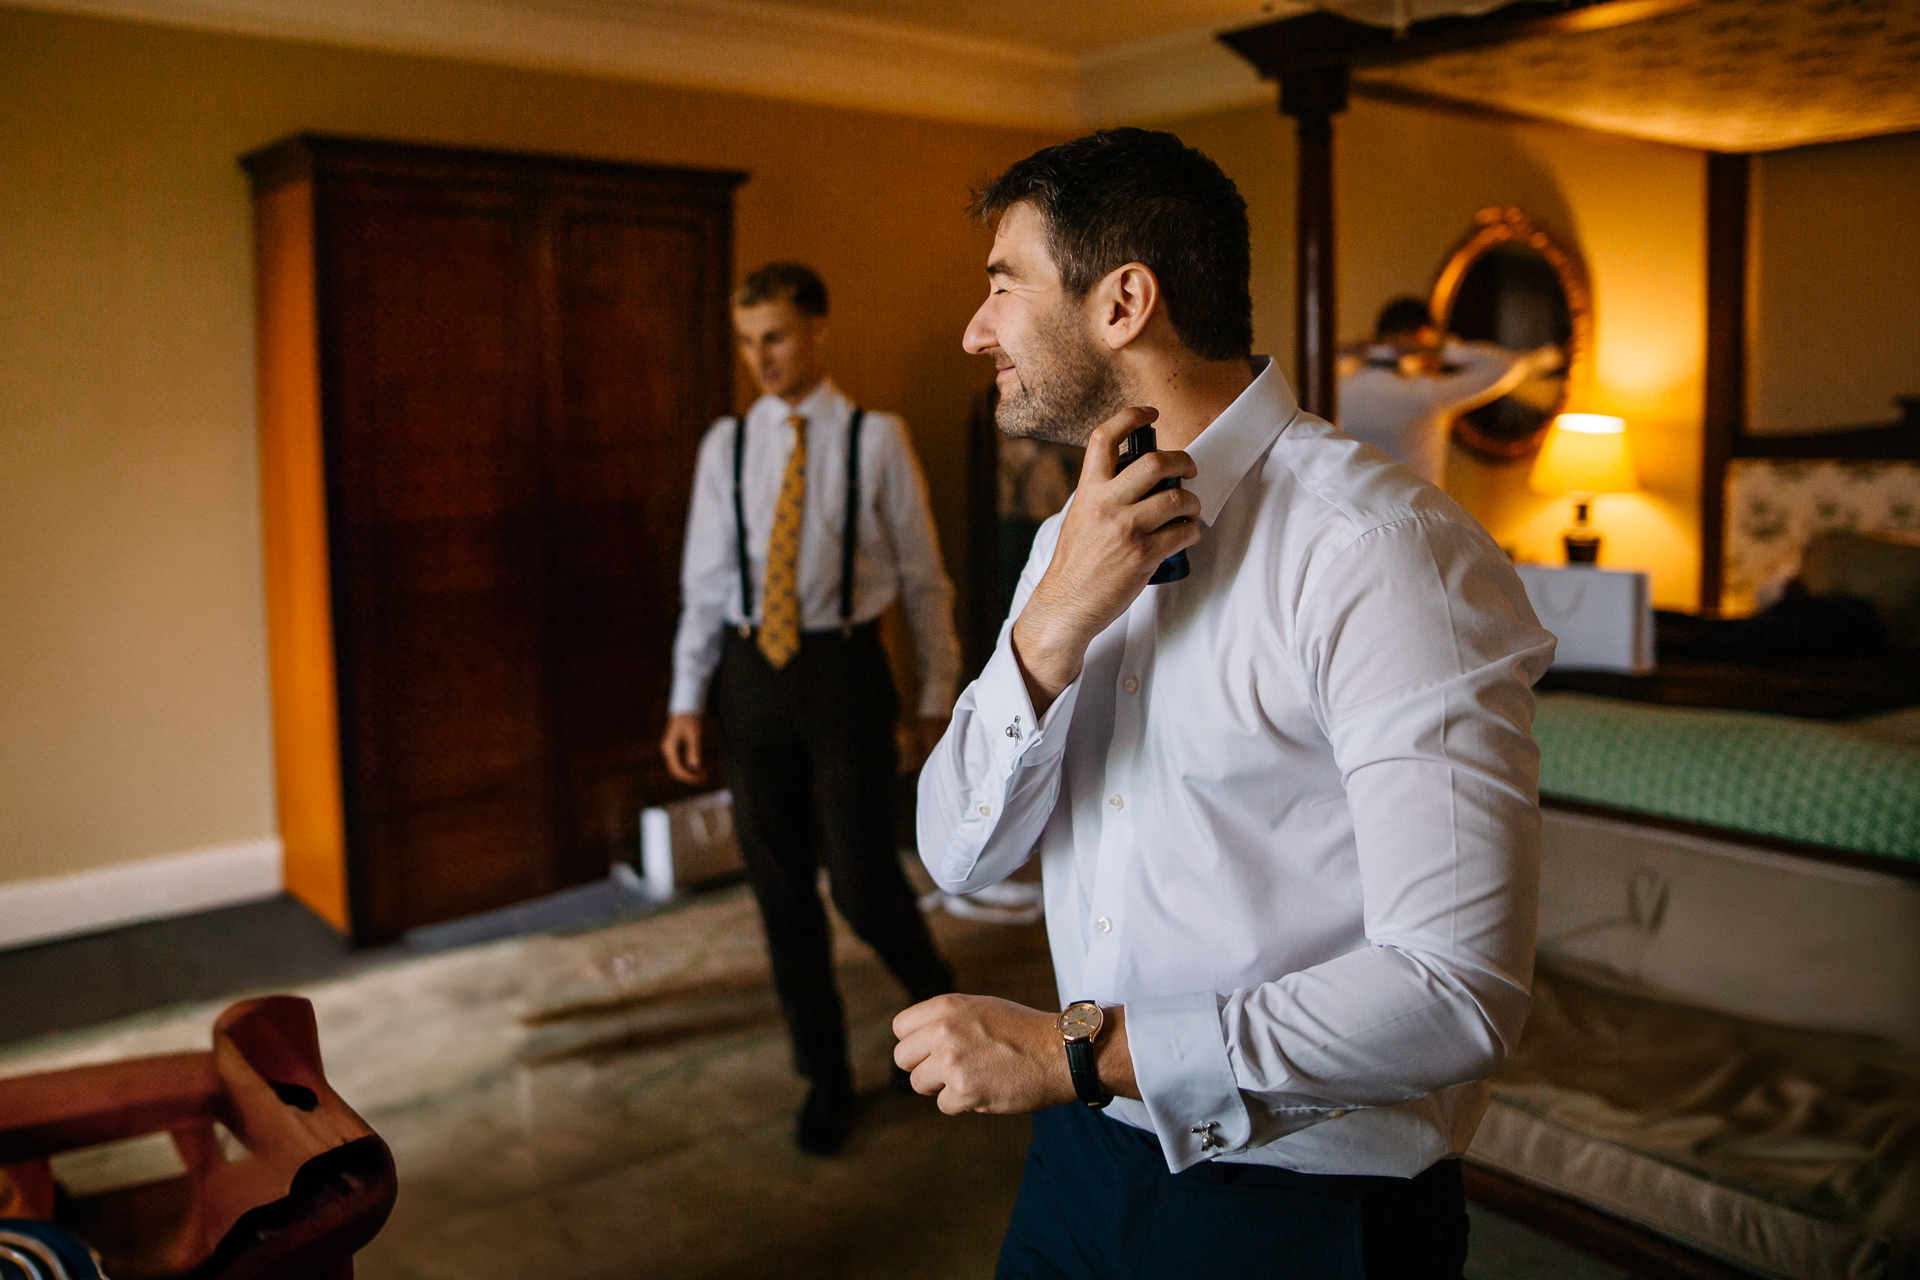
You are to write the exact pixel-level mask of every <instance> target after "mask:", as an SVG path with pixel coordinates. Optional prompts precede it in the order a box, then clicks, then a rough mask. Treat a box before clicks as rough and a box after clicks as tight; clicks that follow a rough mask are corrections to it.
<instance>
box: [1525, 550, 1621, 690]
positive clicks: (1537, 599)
mask: <svg viewBox="0 0 1920 1280" xmlns="http://www.w3.org/2000/svg"><path fill="white" fill-rule="evenodd" d="M1514 569H1515V571H1516V572H1518V573H1519V575H1520V581H1521V582H1522V583H1523V584H1524V585H1525V586H1526V588H1527V599H1529V600H1531V601H1532V602H1533V611H1534V613H1535V614H1537V615H1539V618H1540V625H1541V626H1543V627H1545V628H1546V629H1547V630H1549V631H1551V632H1553V634H1554V635H1555V637H1557V638H1558V639H1559V641H1560V645H1559V647H1558V648H1557V649H1556V650H1555V652H1554V657H1553V665H1554V666H1556V667H1564V668H1570V669H1573V670H1577V671H1624V672H1627V673H1629V674H1631V675H1640V674H1642V673H1644V672H1648V671H1651V670H1653V583H1652V579H1651V578H1650V577H1649V576H1648V575H1647V574H1646V573H1643V572H1640V571H1638V570H1622V569H1596V568H1593V567H1592V566H1590V565H1578V566H1566V567H1561V566H1554V565H1544V564H1517V565H1515V566H1514Z"/></svg>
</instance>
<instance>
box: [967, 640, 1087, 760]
mask: <svg viewBox="0 0 1920 1280" xmlns="http://www.w3.org/2000/svg"><path fill="white" fill-rule="evenodd" d="M1079 696H1080V680H1079V678H1078V677H1077V676H1076V677H1075V678H1074V681H1073V683H1072V684H1070V685H1068V686H1067V687H1066V688H1065V689H1062V690H1061V691H1060V696H1059V697H1057V698H1055V699H1054V700H1053V705H1052V706H1050V707H1048V708H1047V714H1046V715H1045V716H1044V717H1043V716H1036V715H1034V713H1033V699H1031V698H1029V697H1028V696H1027V679H1026V677H1025V676H1023V675H1021V674H1020V661H1019V659H1017V658H1015V657H1014V656H1013V642H1012V641H1011V640H1008V641H1005V642H1003V643H1002V644H1001V645H1000V646H999V647H998V648H996V649H995V650H994V651H993V657H991V658H989V659H987V665H986V668H985V669H984V670H983V671H981V672H980V679H979V681H978V682H977V683H976V684H975V686H974V694H973V705H974V714H975V715H976V716H978V717H979V719H980V723H981V725H982V726H983V727H984V728H985V729H986V730H987V735H988V738H989V740H990V741H991V742H992V743H993V745H994V747H995V751H994V756H995V758H997V759H998V760H1000V761H1001V762H1002V763H1003V764H1004V765H1005V766H1006V771H1005V775H1004V776H1007V777H1011V776H1012V774H1013V770H1014V768H1015V767H1017V766H1020V765H1036V764H1042V763H1044V762H1046V761H1048V760H1051V759H1054V758H1056V757H1058V756H1059V754H1060V753H1061V751H1063V750H1064V749H1065V748H1066V745H1067V725H1068V724H1070V723H1071V722H1072V720H1073V704H1074V703H1075V701H1077V700H1078V698H1079Z"/></svg>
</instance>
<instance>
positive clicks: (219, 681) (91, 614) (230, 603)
mask: <svg viewBox="0 0 1920 1280" xmlns="http://www.w3.org/2000/svg"><path fill="white" fill-rule="evenodd" d="M299 129H319V130H330V131H336V132H346V133H361V134H369V135H376V136H382V137H392V138H403V139H413V140H421V141H431V142H446V143H457V144H467V145H478V146H497V147H509V148H518V149H528V150H542V151H557V152H570V153H577V154H582V155H592V156H601V157H606V158H612V159H630V160H649V161H666V162H673V163H683V164H696V165H711V166H716V167H724V168H740V169H747V170H751V171H752V172H753V175H754V176H753V179H752V181H750V182H749V183H748V184H747V185H746V186H745V187H744V188H742V190H741V192H740V200H739V210H740V212H739V236H738V255H739V260H740V262H741V263H742V264H743V265H746V264H753V263H757V262H759V261H762V260H765V259H768V258H771V257H775V256H798V257H803V258H808V259H811V260H812V261H814V262H815V263H816V264H818V266H819V267H820V268H821V270H822V271H823V272H824V274H825V275H826V276H827V278H828V280H829V282H830V283H831V284H832V285H833V287H834V289H835V311H836V343H837V347H838V351H839V357H838V370H839V373H840V376H841V381H842V383H843V384H844V385H845V386H846V388H847V389H848V390H849V391H850V392H851V393H852V394H853V395H855V396H856V397H858V398H859V399H860V400H861V401H862V402H864V403H866V404H869V405H872V406H876V407H885V408H892V409H898V410H899V411H901V412H903V413H905V414H906V415H907V417H908V419H909V421H910V422H911V423H912V425H913V428H914V432H915V438H916V443H917V444H918V446H919V448H920V451H921V456H922V458H923V459H924V461H925V463H926V466H927V469H928V471H929V473H930V474H931V475H933V476H934V477H936V479H937V480H938V481H940V482H937V483H936V484H935V486H934V495H935V497H934V501H935V506H936V515H937V518H938V519H939V522H940V525H941V529H942V532H943V534H944V535H945V539H946V552H947V558H948V563H949V565H950V566H952V567H953V568H954V569H956V570H958V569H960V568H961V567H962V557H963V555H964V550H965V549H964V547H963V546H962V545H961V544H960V541H959V538H960V532H961V530H962V529H963V528H964V527H965V526H964V519H963V511H962V507H963V503H964V499H965V493H964V485H963V484H962V483H960V482H959V479H960V477H962V476H963V475H964V459H965V441H964V414H965V409H966V404H967V399H968V397H969V395H970V394H971V392H972V390H973V389H974V388H975V387H976V386H978V385H981V384H982V383H984V382H985V380H986V379H985V376H984V370H983V369H982V368H981V367H979V366H978V365H976V363H975V362H973V361H972V360H970V359H969V358H967V357H966V356H964V355H963V354H962V353H961V352H960V350H959V335H960V332H961V330H962V328H963V327H964V325H965V323H966V320H967V317H968V316H969V315H970V314H971V312H972V309H973V307H974V306H975V304H976V302H977V300H978V298H979V297H980V296H981V295H982V293H983V288H984V286H983V278H982V276H981V274H980V272H981V266H982V263H983V262H984V254H985V248H986V241H985V239H984V238H982V236H981V233H980V232H978V231H977V230H976V229H975V228H973V227H971V226H970V225H969V224H968V223H967V221H966V219H965V218H964V217H963V216H962V214H961V206H962V204H963V202H964V199H965V194H966V190H967V187H968V186H969V185H970V184H971V183H973V182H974V181H976V180H978V179H979V178H981V177H983V176H986V175H989V174H990V173H992V172H994V171H996V170H997V169H999V168H1000V167H1002V166H1004V165H1005V164H1006V163H1008V162H1009V161H1011V160H1013V159H1015V158H1017V157H1018V156H1020V155H1023V154H1025V153H1026V152H1027V151H1029V150H1031V149H1032V148H1033V147H1035V146H1037V145H1039V144H1040V143H1042V142H1044V141H1047V140H1048V139H1045V138H1042V137H1040V136H1038V135H1034V134H1031V133H1023V132H1018V131H1012V130H994V129H986V128H979V127H970V126H957V125H948V124H934V123H925V122H920V121H915V120H910V119H905V118H898V117H890V116H882V115H875V114H866V113H859V112H851V111H842V110H831V109H824V108H812V107H804V106H794V105H786V104H778V103H770V102H765V101H757V100H753V99H747V98H741V97H729V96H724V95H717V94H702V93H693V92H684V91H675V90H665V89H658V88H651V87H647V86H642V85H635V84H627V83H616V82H607V81H595V80H591V79H586V78H581V77H574V76H562V75H547V74H539V73H533V72H524V71H512V70H503V69H489V68H482V67H476V66H469V65H464V64H459V63H453V62H446V61H436V60H429V59H418V58H402V57H393V56H385V55H377V54H366V53H357V52H348V51H341V50H334V49H326V48H321V47H317V46H310V45H300V44H292V43H281V42H273V41H262V40H248V39H239V38H226V37H217V36H207V35H200V34H191V33H185V32H178V31H172V30H167V29H163V28H157V27H140V26H134V25H127V24H120V23H113V22H102V21H94V20H88V19H75V18H64V17H49V16H41V15H35V14H28V13H23V12H19V11H14V10H7V9H0V281H4V282H5V285H4V287H3V288H0V352H3V353H4V356H3V357H0V361H3V363H0V882H6V881H12V880H19V879H23V878H28V877H36V876H47V875H56V874H61V873H66V872H73V871H79V870H82V869H88V868H95V867H101V866H107V865H111V864H115V863H121V862H127V861H132V860H136V859H142V858H148V857H155V856H161V855H167V854H172V853H177V852H183V851H187V850H192V849H199V848H205V847H210V846H218V845H223V844H229V843H235V842H240V841H245V840H250V839H255V838H258V837H261V836H264V835H267V834H269V833H270V832H271V831H272V829H273V823H274V820H273V794H272V783H271V773H270V763H271V762H270V752H271V743H270V740H269V731H268V715H267V702H266V672H265V646H264V638H263V632H262V628H263V621H262V600H261V584H260V574H261V569H260V552H259V546H260V521H259V501H258V497H257V493H256V484H257V476H256V459H255V444H254V403H253V334H252V323H253V322H252V294H251V287H252V286H251V260H250V253H251V249H250V232H249V210H248V194H247V187H246V183H245V181H244V179H243V176H242V174H241V172H240V170H239V168H238V166H237V165H236V164H235V163H234V159H235V157H236V156H238V155H239V154H240V153H241V152H243V151H246V150H249V149H251V148H254V147H257V146H260V145H261V144H263V143H266V142H270V141H272V140H273V139H275V138H277V137H280V136H282V135H284V134H286V133H290V132H293V131H295V130H299Z"/></svg>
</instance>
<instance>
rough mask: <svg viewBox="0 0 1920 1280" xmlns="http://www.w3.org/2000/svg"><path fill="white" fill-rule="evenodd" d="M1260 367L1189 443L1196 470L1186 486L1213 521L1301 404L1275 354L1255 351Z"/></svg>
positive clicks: (1297, 413) (1206, 517) (1203, 514)
mask: <svg viewBox="0 0 1920 1280" xmlns="http://www.w3.org/2000/svg"><path fill="white" fill-rule="evenodd" d="M1253 360H1254V364H1255V365H1256V366H1257V367H1258V368H1259V370H1260V372H1259V373H1258V374H1256V375H1255V376H1254V379H1253V382H1252V384H1251V385H1249V386H1248V387H1247V389H1246V390H1245V391H1242V392H1241V393H1240V394H1239V396H1237V397H1236V398H1235V399H1234V402H1233V403H1232V404H1230V405H1228V406H1227V408H1226V412H1224V413H1222V414H1221V415H1220V416H1219V417H1217V418H1215V419H1214V420H1213V421H1212V422H1210V423H1208V424H1207V426H1206V429H1205V430H1203V431H1202V432H1201V433H1200V434H1199V435H1198V436H1196V437H1195V438H1194V441H1193V443H1192V444H1189V445H1188V446H1187V456H1188V457H1190V458H1192V459H1193V465H1194V466H1195V468H1197V470H1198V474H1196V475H1195V476H1194V477H1193V479H1191V480H1189V481H1187V483H1186V487H1187V489H1188V491H1189V492H1191V493H1192V494H1193V495H1194V497H1196V498H1198V499H1200V520H1201V522H1202V523H1203V524H1207V525H1211V524H1212V523H1213V522H1214V521H1215V520H1216V519H1218V518H1219V516H1220V508H1222V507H1224V506H1226V505H1227V499H1228V498H1229V497H1231V496H1233V491H1234V490H1235V489H1237V488H1239V487H1240V481H1241V480H1242V479H1244V478H1245V477H1246V474H1247V472H1248V471H1249V470H1250V469H1251V468H1252V467H1253V464H1254V463H1256V462H1258V461H1259V460H1260V458H1261V456H1262V455H1263V454H1265V453H1266V451H1267V449H1268V448H1269V447H1270V446H1271V445H1272V444H1273V442H1274V441H1275V440H1276V439H1278V438H1279V436H1280V433H1281V432H1282V431H1285V430H1286V429H1287V427H1288V426H1289V425H1291V424H1292V422H1293V420H1294V419H1295V418H1297V417H1299V416H1300V406H1299V404H1298V403H1297V402H1295V400H1294V398H1293V391H1292V390H1291V389H1290V388H1289V387H1288V386H1287V380H1286V378H1285V377H1284V376H1283V375H1282V374H1281V372H1280V370H1279V369H1278V368H1277V367H1275V365H1274V362H1273V357H1272V356H1255V357H1253Z"/></svg>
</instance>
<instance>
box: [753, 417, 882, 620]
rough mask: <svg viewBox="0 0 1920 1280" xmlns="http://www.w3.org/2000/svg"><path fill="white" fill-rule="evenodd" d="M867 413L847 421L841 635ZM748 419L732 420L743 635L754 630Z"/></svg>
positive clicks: (847, 613) (849, 598) (849, 594)
mask: <svg viewBox="0 0 1920 1280" xmlns="http://www.w3.org/2000/svg"><path fill="white" fill-rule="evenodd" d="M866 417H867V411H866V410H865V409H862V408H859V407H858V406H856V407H855V408H854V411H853V417H852V418H851V419H849V420H848V422H847V515H846V522H845V524H844V525H843V526H842V530H841V535H842V536H841V540H840V632H841V634H842V635H845V634H846V633H848V632H850V631H852V630H853V557H854V553H855V551H856V550H857V549H858V542H857V539H856V535H857V534H858V533H859V532H860V424H861V423H862V422H864V421H866ZM746 462H747V417H746V415H745V414H741V415H740V416H739V417H737V418H735V419H734V420H733V543H734V547H735V549H736V550H737V551H738V552H739V555H740V616H741V617H742V618H743V619H746V621H743V622H742V623H741V624H740V634H741V635H743V636H744V635H748V634H750V633H751V632H752V631H753V621H752V619H753V572H752V570H750V569H749V568H748V567H747V503H746V498H745V497H744V495H743V493H742V487H743V486H742V483H741V477H742V476H743V475H744V474H745V472H746Z"/></svg>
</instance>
